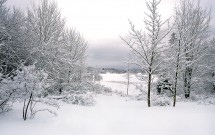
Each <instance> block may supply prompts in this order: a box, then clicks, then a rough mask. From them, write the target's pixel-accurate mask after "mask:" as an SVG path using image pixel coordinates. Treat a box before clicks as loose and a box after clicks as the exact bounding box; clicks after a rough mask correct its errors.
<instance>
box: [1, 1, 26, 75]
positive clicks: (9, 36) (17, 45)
mask: <svg viewBox="0 0 215 135" xmlns="http://www.w3.org/2000/svg"><path fill="white" fill-rule="evenodd" d="M5 3H6V0H1V1H0V18H1V20H0V44H1V45H0V50H1V51H0V57H1V59H0V72H1V73H3V74H4V75H6V74H11V73H12V72H13V71H15V70H16V68H17V67H18V66H19V65H20V64H21V63H22V62H23V61H26V59H27V56H28V54H29V53H28V50H27V49H26V44H25V36H24V35H25V17H24V15H23V13H22V12H21V11H20V10H18V9H15V8H14V9H13V10H12V11H11V10H10V9H9V8H7V7H6V5H5Z"/></svg>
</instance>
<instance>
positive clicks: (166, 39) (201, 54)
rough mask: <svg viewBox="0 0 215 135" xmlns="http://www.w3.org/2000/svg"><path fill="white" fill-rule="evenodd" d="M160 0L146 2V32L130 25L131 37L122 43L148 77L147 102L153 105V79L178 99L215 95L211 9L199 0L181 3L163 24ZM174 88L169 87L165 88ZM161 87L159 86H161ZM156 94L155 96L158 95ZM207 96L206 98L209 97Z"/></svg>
mask: <svg viewBox="0 0 215 135" xmlns="http://www.w3.org/2000/svg"><path fill="white" fill-rule="evenodd" d="M160 2H161V0H149V1H147V2H146V7H147V9H148V11H147V12H146V13H145V19H144V26H145V28H144V30H139V29H136V27H135V25H134V24H133V23H132V22H131V21H129V23H130V33H129V34H130V38H129V39H124V38H122V40H123V41H124V42H125V43H126V45H127V46H128V47H129V48H130V49H131V51H132V52H133V54H134V55H135V56H136V58H135V59H132V60H130V61H129V63H131V64H135V65H137V66H139V67H140V68H141V69H142V70H143V71H145V72H146V74H147V75H148V76H147V77H148V78H147V84H148V90H147V102H148V106H149V107H150V106H151V92H154V91H152V89H153V88H155V87H154V84H153V77H154V76H157V77H158V80H159V81H160V82H161V83H162V84H163V85H162V87H163V88H165V89H168V90H170V91H171V92H170V93H171V94H170V97H171V98H173V106H175V105H176V97H177V96H179V97H182V95H184V97H185V98H188V99H189V98H190V97H191V96H194V95H210V94H213V93H215V55H214V54H215V39H214V37H213V36H214V35H212V32H211V30H210V22H211V10H209V9H207V8H205V9H204V8H202V7H201V4H200V1H199V0H198V1H195V0H181V1H180V3H179V5H178V6H176V7H175V9H174V13H173V15H172V17H171V18H170V19H167V20H165V21H162V19H161V15H160V13H159V11H158V6H159V4H160ZM165 84H167V86H171V89H170V88H167V87H166V86H165ZM158 85H159V84H158ZM155 95H156V94H153V96H155ZM206 97H207V96H206Z"/></svg>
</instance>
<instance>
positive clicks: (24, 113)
mask: <svg viewBox="0 0 215 135" xmlns="http://www.w3.org/2000/svg"><path fill="white" fill-rule="evenodd" d="M32 97H33V94H32V93H31V95H30V98H29V100H28V103H27V106H25V101H24V106H23V119H24V120H26V119H27V114H28V108H29V105H30V103H31V102H32V100H31V99H32Z"/></svg>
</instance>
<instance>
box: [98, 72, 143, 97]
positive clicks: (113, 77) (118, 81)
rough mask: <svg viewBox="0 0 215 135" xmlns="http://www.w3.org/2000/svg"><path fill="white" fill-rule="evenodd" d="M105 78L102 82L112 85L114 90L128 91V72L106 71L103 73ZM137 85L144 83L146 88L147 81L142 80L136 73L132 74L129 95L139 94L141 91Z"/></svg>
mask: <svg viewBox="0 0 215 135" xmlns="http://www.w3.org/2000/svg"><path fill="white" fill-rule="evenodd" d="M101 76H102V78H103V80H102V81H101V82H100V83H101V84H102V85H104V86H106V87H110V88H111V89H112V90H113V91H118V92H122V93H124V94H126V93H127V83H128V80H127V79H126V74H116V73H106V74H101ZM136 85H142V86H143V87H145V88H146V82H144V81H140V80H139V79H137V77H136V76H135V75H134V74H131V75H130V85H129V91H128V93H129V95H138V94H140V93H141V92H140V91H139V90H137V89H136Z"/></svg>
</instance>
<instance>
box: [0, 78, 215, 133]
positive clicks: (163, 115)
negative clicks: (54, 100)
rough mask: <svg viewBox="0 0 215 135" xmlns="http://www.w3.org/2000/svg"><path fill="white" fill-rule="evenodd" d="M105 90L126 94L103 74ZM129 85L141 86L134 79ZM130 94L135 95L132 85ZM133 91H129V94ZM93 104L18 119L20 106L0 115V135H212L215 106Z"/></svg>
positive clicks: (121, 100) (116, 100)
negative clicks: (54, 113) (53, 113)
mask: <svg viewBox="0 0 215 135" xmlns="http://www.w3.org/2000/svg"><path fill="white" fill-rule="evenodd" d="M102 76H103V81H101V82H100V83H101V84H104V85H106V86H108V87H111V88H113V89H114V90H118V91H123V92H125V91H126V85H125V84H126V83H125V82H126V79H125V78H124V77H123V75H122V74H104V75H102ZM133 77H134V78H133V79H132V82H133V83H143V84H144V82H141V81H139V80H137V79H135V76H133ZM132 87H133V88H131V93H133V92H134V93H133V94H136V93H135V87H134V86H132ZM132 91H133V92H132ZM95 99H96V101H97V103H96V104H95V105H94V106H90V107H84V106H77V105H70V104H66V103H63V102H61V103H60V105H61V108H60V109H59V111H58V116H53V115H51V114H49V113H47V112H41V113H39V114H38V115H36V117H35V118H34V119H30V120H27V121H23V120H22V117H21V116H22V107H21V104H19V103H16V104H15V105H14V109H13V110H12V111H10V112H9V113H7V114H4V115H0V135H214V134H215V128H214V125H215V106H214V105H198V104H197V103H190V102H186V103H185V102H179V103H177V106H176V108H173V107H171V106H168V107H151V108H148V107H147V105H146V102H145V101H135V100H130V99H128V98H126V97H119V96H117V95H115V94H113V95H95Z"/></svg>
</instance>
